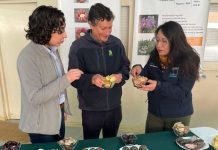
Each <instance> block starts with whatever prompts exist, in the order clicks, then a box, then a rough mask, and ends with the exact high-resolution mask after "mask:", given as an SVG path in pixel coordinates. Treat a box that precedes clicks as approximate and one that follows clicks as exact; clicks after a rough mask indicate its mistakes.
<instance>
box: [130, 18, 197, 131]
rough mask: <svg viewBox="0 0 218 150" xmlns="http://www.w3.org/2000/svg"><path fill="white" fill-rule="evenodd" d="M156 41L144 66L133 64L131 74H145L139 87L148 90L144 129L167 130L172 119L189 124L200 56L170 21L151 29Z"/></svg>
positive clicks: (180, 30) (179, 26) (178, 28)
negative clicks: (143, 80)
mask: <svg viewBox="0 0 218 150" xmlns="http://www.w3.org/2000/svg"><path fill="white" fill-rule="evenodd" d="M155 39H156V45H155V48H154V50H153V52H152V53H151V55H150V58H149V60H148V62H147V64H146V65H145V66H144V68H142V67H141V65H135V66H133V68H132V70H131V74H132V76H133V77H136V76H137V75H140V76H145V77H147V78H148V81H147V83H146V85H142V86H140V87H139V89H140V90H144V91H148V115H147V120H146V129H145V132H156V131H163V130H170V129H171V128H172V126H173V124H174V123H175V122H178V121H179V122H182V123H183V124H184V125H189V123H190V119H191V115H192V114H193V104H192V92H191V90H192V88H193V86H194V83H195V81H196V80H198V78H199V64H200V58H199V56H198V54H197V53H196V51H195V50H194V49H193V48H192V47H191V46H190V45H189V43H188V42H187V39H186V36H185V34H184V31H183V29H182V27H181V25H180V24H178V23H177V22H174V21H169V22H166V23H164V24H162V25H160V26H159V27H158V28H157V30H156V31H155Z"/></svg>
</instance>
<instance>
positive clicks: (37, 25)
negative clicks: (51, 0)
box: [25, 5, 65, 45]
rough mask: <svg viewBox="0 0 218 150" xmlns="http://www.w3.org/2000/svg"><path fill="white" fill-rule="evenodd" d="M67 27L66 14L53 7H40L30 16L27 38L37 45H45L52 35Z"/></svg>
mask: <svg viewBox="0 0 218 150" xmlns="http://www.w3.org/2000/svg"><path fill="white" fill-rule="evenodd" d="M63 26H65V18H64V13H63V12H62V11H61V10H58V9H57V8H54V7H52V6H44V5H42V6H39V7H37V8H36V9H35V10H34V11H33V13H32V14H31V15H30V16H29V23H28V29H27V30H25V31H26V32H27V34H26V38H27V39H30V40H32V41H33V42H35V43H37V44H42V45H45V44H47V43H48V42H49V41H50V39H51V34H52V33H54V32H57V31H58V32H59V31H60V30H61V27H63Z"/></svg>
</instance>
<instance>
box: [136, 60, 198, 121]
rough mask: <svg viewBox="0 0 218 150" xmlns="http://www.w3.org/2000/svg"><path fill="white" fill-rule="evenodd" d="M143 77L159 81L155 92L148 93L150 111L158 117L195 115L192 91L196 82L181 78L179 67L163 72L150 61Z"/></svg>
mask: <svg viewBox="0 0 218 150" xmlns="http://www.w3.org/2000/svg"><path fill="white" fill-rule="evenodd" d="M140 75H142V76H146V77H148V78H149V79H151V80H156V81H158V84H157V87H156V89H155V90H154V91H151V92H148V111H149V112H150V113H152V114H154V115H156V116H158V117H183V116H187V115H191V114H192V113H193V105H192V93H191V90H192V88H193V86H194V83H195V81H194V80H190V79H186V78H185V77H182V76H181V70H180V68H179V67H172V68H169V69H166V70H161V69H160V67H158V64H157V63H155V61H153V60H151V59H149V60H148V62H147V64H146V65H145V67H144V68H143V71H142V72H141V74H140Z"/></svg>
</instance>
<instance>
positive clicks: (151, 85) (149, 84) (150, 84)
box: [138, 80, 157, 91]
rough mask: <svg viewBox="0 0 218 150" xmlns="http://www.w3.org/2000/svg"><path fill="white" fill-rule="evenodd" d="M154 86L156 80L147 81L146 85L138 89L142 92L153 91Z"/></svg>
mask: <svg viewBox="0 0 218 150" xmlns="http://www.w3.org/2000/svg"><path fill="white" fill-rule="evenodd" d="M156 86H157V81H156V80H148V81H147V85H142V86H141V87H140V88H138V89H140V90H143V91H154V90H155V88H156Z"/></svg>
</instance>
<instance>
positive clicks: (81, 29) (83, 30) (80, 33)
mask: <svg viewBox="0 0 218 150" xmlns="http://www.w3.org/2000/svg"><path fill="white" fill-rule="evenodd" d="M87 30H88V28H86V27H76V28H75V33H76V34H75V39H76V40H77V39H79V38H80V37H81V36H84V35H85V33H86V31H87Z"/></svg>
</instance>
